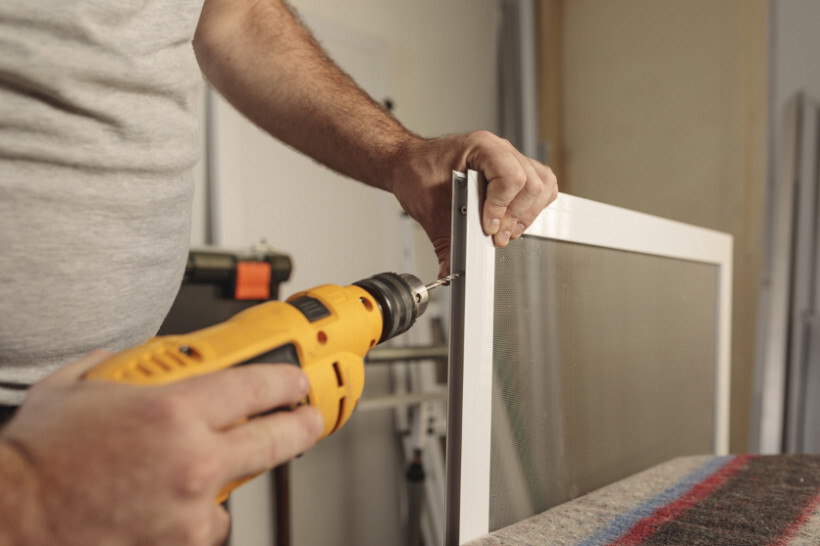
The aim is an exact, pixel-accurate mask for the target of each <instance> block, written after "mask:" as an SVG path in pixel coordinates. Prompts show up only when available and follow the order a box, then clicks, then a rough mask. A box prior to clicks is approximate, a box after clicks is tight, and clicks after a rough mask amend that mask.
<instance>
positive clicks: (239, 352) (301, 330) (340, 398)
mask: <svg viewBox="0 0 820 546" xmlns="http://www.w3.org/2000/svg"><path fill="white" fill-rule="evenodd" d="M359 285H361V286H359ZM427 298H428V294H427V289H426V287H425V286H424V285H423V284H421V282H420V281H419V280H418V279H416V278H415V277H413V276H412V275H396V274H395V273H382V274H379V275H375V276H374V277H371V278H368V279H365V280H363V281H361V282H360V283H357V284H354V285H350V286H345V287H341V286H337V285H332V284H328V285H323V286H319V287H317V288H313V289H311V290H307V291H305V292H300V293H297V294H294V295H293V296H291V297H290V298H289V299H288V300H287V302H282V301H270V302H265V303H261V304H258V305H255V306H253V307H250V308H248V309H246V310H244V311H242V312H240V313H238V314H236V315H235V316H233V317H231V318H230V319H228V320H227V321H225V322H222V323H220V324H216V325H214V326H210V327H208V328H203V329H202V330H198V331H195V332H191V333H189V334H184V335H175V336H162V337H155V338H152V339H151V340H149V341H147V342H146V343H144V344H143V345H139V346H137V347H133V348H131V349H128V350H125V351H123V352H121V353H119V354H116V355H114V356H112V357H111V358H109V359H107V360H106V361H105V362H103V363H101V364H99V365H98V366H96V367H95V368H94V369H92V370H90V371H89V372H88V373H87V374H86V376H85V378H86V379H101V380H109V381H119V382H123V383H131V384H136V385H160V384H166V383H171V382H174V381H180V380H183V379H187V378H190V377H194V376H197V375H203V374H206V373H212V372H217V371H219V370H223V369H225V368H230V367H232V366H238V365H242V364H249V363H257V362H258V363H263V362H267V363H290V364H294V365H298V366H300V367H301V368H302V370H303V371H304V372H305V374H307V376H308V379H309V381H310V390H309V392H308V396H307V398H306V399H305V400H304V402H305V403H307V404H310V405H311V406H314V407H316V408H317V409H318V410H319V411H320V412H321V413H322V416H323V417H324V422H325V428H324V430H323V432H322V436H321V437H322V438H324V437H325V436H327V435H329V434H331V433H332V432H334V431H336V430H338V429H339V427H341V426H342V425H343V424H344V423H345V422H346V421H347V420H348V419H349V418H350V415H351V414H352V412H353V409H354V408H355V406H356V404H357V403H358V401H359V398H360V397H361V395H362V390H363V389H364V357H365V355H366V354H367V352H368V351H369V350H370V349H371V348H372V347H374V346H375V345H376V344H377V343H380V342H381V341H384V340H385V339H389V338H391V337H393V336H395V335H398V334H400V333H402V332H404V331H406V330H407V329H408V328H409V327H410V326H411V325H412V324H413V322H415V319H416V318H417V317H418V316H419V315H420V314H421V313H422V312H423V311H424V309H425V308H426V305H427ZM383 330H384V331H383ZM248 479H250V477H248V478H245V479H241V480H237V481H236V482H234V483H231V484H229V485H228V486H226V487H225V489H223V491H222V493H221V494H220V497H219V499H218V500H220V501H221V500H224V499H225V498H227V496H228V494H229V493H230V491H231V490H233V489H234V488H235V487H237V486H238V485H240V484H241V483H244V482H245V481H247V480H248Z"/></svg>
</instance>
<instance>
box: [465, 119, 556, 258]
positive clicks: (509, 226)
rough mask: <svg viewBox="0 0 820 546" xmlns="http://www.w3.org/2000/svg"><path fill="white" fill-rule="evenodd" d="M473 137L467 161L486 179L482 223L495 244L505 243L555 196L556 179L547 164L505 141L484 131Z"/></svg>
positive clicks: (527, 225) (520, 230)
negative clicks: (528, 155)
mask: <svg viewBox="0 0 820 546" xmlns="http://www.w3.org/2000/svg"><path fill="white" fill-rule="evenodd" d="M473 138H474V139H475V142H476V144H475V148H474V150H473V152H472V153H471V154H470V157H468V163H469V164H470V166H471V167H472V168H475V169H478V170H480V171H481V172H483V174H484V178H485V179H486V180H487V192H486V196H485V200H484V205H483V209H482V226H483V227H484V231H485V232H486V233H487V235H492V236H493V242H494V244H495V245H496V246H506V245H507V243H508V242H509V241H510V239H517V238H518V237H520V236H521V234H522V233H523V232H524V230H525V229H526V228H527V227H529V226H530V224H532V222H533V221H534V220H535V218H536V217H537V216H538V215H539V214H540V213H541V211H542V210H543V209H544V207H546V206H547V205H548V204H549V203H551V202H552V201H553V200H554V199H555V197H556V196H557V194H558V184H557V179H556V178H555V175H554V174H553V172H552V170H551V169H550V168H549V167H547V166H546V165H543V164H542V163H540V162H539V161H536V160H534V159H531V158H528V157H526V156H524V155H523V154H521V153H520V152H519V151H518V150H516V149H515V148H514V147H513V146H512V145H511V144H510V143H509V142H508V141H506V140H503V139H500V138H498V137H496V136H494V135H492V134H490V133H486V132H479V133H476V134H475V135H473Z"/></svg>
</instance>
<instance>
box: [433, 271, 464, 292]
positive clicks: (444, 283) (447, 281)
mask: <svg viewBox="0 0 820 546" xmlns="http://www.w3.org/2000/svg"><path fill="white" fill-rule="evenodd" d="M460 276H461V273H451V274H450V275H447V276H446V277H442V278H440V279H436V280H435V281H433V282H431V283H430V284H428V285H425V288H426V289H427V291H428V292H429V291H430V290H432V289H433V288H438V287H439V286H447V285H448V284H450V281H452V280H453V279H457V278H458V277H460Z"/></svg>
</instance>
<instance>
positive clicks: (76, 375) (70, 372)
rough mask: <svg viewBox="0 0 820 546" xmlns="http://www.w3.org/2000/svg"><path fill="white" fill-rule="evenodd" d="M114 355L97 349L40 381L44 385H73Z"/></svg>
mask: <svg viewBox="0 0 820 546" xmlns="http://www.w3.org/2000/svg"><path fill="white" fill-rule="evenodd" d="M113 354H114V353H112V352H110V351H106V350H105V349H97V350H96V351H92V352H90V353H88V354H87V355H85V356H84V357H82V358H81V359H79V360H75V361H74V362H71V363H70V364H66V365H65V366H63V367H62V368H60V369H59V370H57V371H56V372H53V373H51V374H49V375H47V376H46V377H44V378H43V379H41V380H40V383H42V384H44V385H48V384H50V385H58V384H66V383H73V382H75V381H78V380H79V379H80V378H82V376H83V375H85V374H86V372H88V371H89V370H91V369H92V368H94V367H95V366H97V365H98V364H101V363H102V362H105V361H106V360H107V359H108V358H110V357H111V356H113Z"/></svg>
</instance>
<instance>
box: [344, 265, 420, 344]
mask: <svg viewBox="0 0 820 546" xmlns="http://www.w3.org/2000/svg"><path fill="white" fill-rule="evenodd" d="M354 284H355V285H356V286H359V287H361V288H363V289H365V290H366V291H367V292H368V293H369V294H370V295H371V296H373V298H374V299H375V300H376V303H378V305H379V308H380V310H381V313H382V323H383V327H382V335H381V338H380V339H379V343H381V342H383V341H386V340H388V339H391V338H394V337H396V336H397V335H399V334H403V333H404V332H406V331H407V330H409V329H410V327H411V326H413V323H415V322H416V319H417V318H418V317H420V316H421V315H422V314H423V313H424V311H425V310H426V309H427V303H428V302H429V301H430V294H429V292H428V290H427V287H426V286H425V284H424V283H423V282H422V281H421V280H420V279H419V278H418V277H416V276H414V275H410V274H409V273H402V274H398V273H380V274H378V275H374V276H372V277H369V278H367V279H364V280H362V281H359V282H357V283H354Z"/></svg>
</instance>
